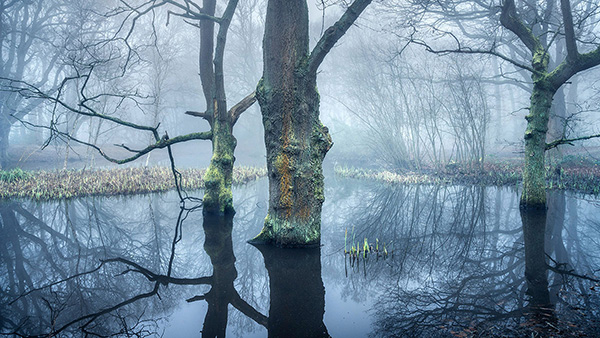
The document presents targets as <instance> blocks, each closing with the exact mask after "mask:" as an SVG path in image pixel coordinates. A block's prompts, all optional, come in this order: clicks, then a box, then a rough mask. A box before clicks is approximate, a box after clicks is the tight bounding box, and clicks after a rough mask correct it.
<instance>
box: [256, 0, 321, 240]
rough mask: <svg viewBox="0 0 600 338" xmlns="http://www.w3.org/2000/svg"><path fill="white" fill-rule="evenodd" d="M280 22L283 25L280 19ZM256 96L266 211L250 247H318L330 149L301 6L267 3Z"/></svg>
mask: <svg viewBox="0 0 600 338" xmlns="http://www.w3.org/2000/svg"><path fill="white" fill-rule="evenodd" d="M283 18H285V19H283ZM263 44H264V45H263V52H264V72H263V78H262V79H261V81H260V82H259V84H258V87H257V90H256V96H257V99H258V102H259V104H260V107H261V112H262V116H263V124H264V128H265V144H266V150H267V171H268V176H269V210H268V215H267V217H266V219H265V224H264V227H263V229H262V231H261V233H260V234H259V235H258V236H257V237H256V238H255V239H254V240H253V241H254V242H255V243H261V242H262V243H265V242H266V243H275V244H276V245H281V246H307V245H318V244H319V242H320V235H321V206H322V204H323V201H324V191H323V173H322V171H323V170H322V163H323V159H324V157H325V154H326V153H327V151H328V150H329V148H330V147H331V145H332V142H331V137H330V136H329V132H328V130H327V128H326V127H325V126H324V125H323V124H322V123H321V121H320V120H319V94H318V92H317V88H316V72H313V71H311V70H310V69H309V51H308V44H309V41H308V7H307V4H306V1H305V0H271V1H269V4H268V7H267V17H266V23H265V36H264V40H263Z"/></svg>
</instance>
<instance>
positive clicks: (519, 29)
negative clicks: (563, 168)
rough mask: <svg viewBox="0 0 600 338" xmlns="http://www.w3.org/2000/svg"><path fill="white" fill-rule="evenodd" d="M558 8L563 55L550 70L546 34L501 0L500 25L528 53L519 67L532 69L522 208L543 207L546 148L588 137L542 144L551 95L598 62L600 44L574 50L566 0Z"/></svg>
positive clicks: (509, 4) (548, 117)
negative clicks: (527, 63) (528, 60)
mask: <svg viewBox="0 0 600 338" xmlns="http://www.w3.org/2000/svg"><path fill="white" fill-rule="evenodd" d="M560 8H561V12H562V19H563V29H564V38H565V45H566V49H567V56H566V57H565V59H564V60H563V61H562V62H560V63H558V62H556V64H558V66H556V67H555V68H554V69H551V70H550V69H548V64H549V60H550V50H549V48H548V46H547V42H546V38H547V37H546V35H545V34H541V35H536V34H534V29H532V28H531V27H527V26H526V24H525V21H524V20H523V19H522V18H521V17H520V16H519V15H520V14H519V13H517V10H516V7H515V3H514V0H504V4H503V6H502V13H501V16H500V21H501V23H502V25H503V26H504V27H506V28H507V29H509V30H510V31H511V32H513V33H514V34H515V35H516V36H517V37H518V38H519V40H520V41H521V43H523V45H525V46H526V47H527V49H528V50H529V51H530V53H531V66H530V67H529V66H525V65H521V67H522V68H524V69H527V70H529V71H531V72H532V80H533V91H532V94H531V99H530V107H529V114H527V116H526V119H527V129H526V130H525V168H524V172H523V194H522V195H521V203H520V204H521V207H522V208H545V207H546V168H545V167H546V165H545V152H546V150H548V149H551V148H553V147H556V146H558V145H561V144H566V143H571V142H573V141H575V140H581V139H587V138H590V137H583V138H577V139H571V140H569V139H565V138H561V139H558V140H554V141H552V142H550V143H548V144H547V143H546V137H547V133H548V122H549V119H550V108H551V106H552V98H553V97H554V94H555V93H556V92H557V90H558V89H559V88H560V87H561V86H562V85H563V84H565V83H566V82H567V81H568V80H569V79H570V78H571V77H572V76H573V75H575V74H577V73H579V72H581V71H584V70H586V69H589V68H592V67H595V66H597V65H599V64H600V46H597V47H596V49H594V50H592V51H590V52H587V53H583V54H581V53H579V52H578V50H577V38H576V36H575V29H574V25H573V16H572V13H571V3H570V1H569V0H560ZM556 57H559V55H556ZM515 64H518V62H515Z"/></svg>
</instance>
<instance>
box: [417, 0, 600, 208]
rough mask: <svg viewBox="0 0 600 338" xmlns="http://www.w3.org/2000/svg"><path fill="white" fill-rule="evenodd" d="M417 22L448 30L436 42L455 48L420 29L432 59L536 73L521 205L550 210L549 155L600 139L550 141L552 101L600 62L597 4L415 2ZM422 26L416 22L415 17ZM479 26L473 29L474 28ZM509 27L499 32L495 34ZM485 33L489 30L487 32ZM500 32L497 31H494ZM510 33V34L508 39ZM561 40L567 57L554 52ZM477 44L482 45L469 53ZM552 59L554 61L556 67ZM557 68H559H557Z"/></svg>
mask: <svg viewBox="0 0 600 338" xmlns="http://www.w3.org/2000/svg"><path fill="white" fill-rule="evenodd" d="M413 4H415V5H416V7H413V9H414V8H418V9H417V11H416V12H415V13H420V15H418V16H416V17H418V18H422V17H423V16H422V15H424V13H429V14H432V15H433V16H434V20H433V21H436V20H439V21H436V22H437V23H440V22H443V23H444V24H445V25H446V26H442V27H443V28H439V26H440V25H438V27H435V24H434V25H432V21H426V24H427V25H430V27H433V30H434V32H436V33H437V34H438V37H444V36H445V37H448V38H449V39H450V40H451V41H452V43H453V44H454V46H452V47H450V48H448V47H447V45H446V46H441V47H440V46H433V45H431V44H430V43H429V42H427V41H425V40H426V39H425V40H424V39H421V38H419V37H417V36H418V33H417V31H418V29H417V28H416V27H417V25H416V23H415V25H414V27H415V28H414V29H413V35H412V42H415V43H418V44H421V45H424V46H426V48H427V49H428V50H429V51H431V52H434V53H438V54H447V53H466V54H491V55H495V56H497V57H499V58H501V59H502V60H504V61H506V62H507V63H510V64H512V65H513V66H515V67H517V68H518V69H520V70H522V71H526V72H529V74H531V82H532V89H531V97H530V106H529V108H528V109H529V113H528V114H527V116H526V120H527V129H526V131H525V136H524V139H525V170H524V173H523V185H524V190H523V194H522V196H521V205H522V206H524V207H545V205H546V191H545V172H546V168H545V152H546V150H548V149H552V148H554V147H557V146H559V145H562V144H569V143H572V142H574V141H578V140H583V139H589V138H592V137H598V136H599V135H589V136H583V137H575V138H571V139H566V138H559V139H556V140H553V141H551V142H549V143H546V138H547V133H548V123H549V119H550V109H551V106H552V101H553V98H554V95H555V94H556V93H557V91H558V90H559V89H560V88H561V87H562V86H563V85H564V84H565V83H567V82H568V81H569V79H570V78H572V77H573V75H575V74H577V73H581V72H584V71H585V70H587V69H590V68H593V67H596V66H597V65H599V64H600V41H598V38H597V37H596V31H597V27H596V26H597V23H598V20H597V16H598V15H597V13H598V10H599V8H598V4H597V3H595V2H594V1H578V2H575V3H573V4H572V2H571V1H570V0H560V1H557V0H553V1H547V2H544V3H543V4H537V3H522V4H520V7H517V5H516V4H515V2H514V0H503V1H502V2H501V3H498V2H497V1H472V2H471V1H459V2H449V1H448V2H447V1H440V2H436V3H433V2H427V1H425V2H422V1H415V2H413ZM417 20H418V19H417ZM473 24H475V25H473ZM499 25H501V26H500V27H502V28H504V30H499V29H497V28H500V27H499ZM482 28H483V29H482ZM494 28H496V29H494ZM505 33H508V34H505ZM559 40H563V41H564V45H565V46H566V48H565V49H566V55H565V56H563V55H561V54H560V53H554V52H553V50H552V46H553V45H555V44H556V43H557V41H559ZM469 41H470V42H472V41H477V42H479V43H481V44H482V45H483V47H471V46H469ZM551 59H553V60H554V62H552V63H551V62H550V61H551ZM552 65H554V67H551V66H552Z"/></svg>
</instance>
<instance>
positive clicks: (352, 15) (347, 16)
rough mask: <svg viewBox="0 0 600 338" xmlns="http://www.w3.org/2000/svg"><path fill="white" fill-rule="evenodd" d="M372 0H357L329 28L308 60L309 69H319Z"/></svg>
mask: <svg viewBox="0 0 600 338" xmlns="http://www.w3.org/2000/svg"><path fill="white" fill-rule="evenodd" d="M370 3H371V0H355V1H354V2H353V3H352V5H350V7H348V9H346V12H344V14H343V15H342V17H341V18H340V19H339V20H338V21H337V22H336V23H335V24H333V26H331V27H329V28H327V30H326V31H325V33H324V34H323V36H322V37H321V39H319V42H317V44H316V45H315V48H314V49H313V50H312V52H311V54H310V58H309V60H308V71H309V72H310V73H311V74H312V73H316V72H317V69H318V68H319V66H320V65H321V62H323V59H325V56H326V55H327V53H329V51H330V50H331V48H333V46H334V45H335V44H336V42H338V40H339V39H340V38H341V37H342V36H343V35H344V34H345V33H346V31H348V29H349V28H350V26H352V25H353V24H354V22H355V21H356V19H357V18H358V16H359V15H360V14H361V13H362V12H363V11H364V10H365V8H367V6H368V5H369V4H370Z"/></svg>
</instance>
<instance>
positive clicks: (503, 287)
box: [0, 178, 600, 337]
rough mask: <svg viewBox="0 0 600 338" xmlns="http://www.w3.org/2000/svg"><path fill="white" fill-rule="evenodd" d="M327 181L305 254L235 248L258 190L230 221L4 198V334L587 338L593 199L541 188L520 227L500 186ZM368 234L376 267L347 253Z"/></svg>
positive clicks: (135, 204)
mask: <svg viewBox="0 0 600 338" xmlns="http://www.w3.org/2000/svg"><path fill="white" fill-rule="evenodd" d="M326 186H327V190H326V202H325V205H324V207H323V221H322V224H323V226H322V246H321V247H320V248H313V249H308V250H306V249H277V248H272V247H262V246H259V247H255V246H252V245H250V244H247V243H246V241H247V240H248V239H250V238H252V237H253V236H254V235H256V234H257V233H258V232H259V231H260V229H261V227H262V222H263V220H264V217H265V215H266V209H267V205H266V203H267V193H268V189H267V182H266V180H264V179H262V180H259V181H257V182H253V183H250V184H248V185H246V186H244V187H238V188H235V189H234V197H235V202H236V210H237V213H236V215H235V217H234V218H233V219H231V218H218V217H217V218H216V217H206V218H203V216H202V212H201V209H191V210H186V211H183V212H181V211H180V208H179V201H178V198H177V196H176V194H175V193H167V194H159V195H158V194H157V195H144V196H133V197H118V198H114V197H111V198H106V197H103V198H100V197H96V198H84V199H77V200H71V201H61V202H48V203H34V202H16V201H5V202H2V203H1V204H0V217H1V221H2V228H1V229H0V231H1V237H0V257H1V261H0V282H1V288H0V332H2V335H4V336H12V335H13V334H14V335H19V336H44V337H47V336H53V337H70V336H73V337H80V336H119V337H121V336H122V337H155V336H163V337H200V336H206V337H221V336H229V337H266V336H272V337H293V336H298V337H318V336H327V335H330V336H333V337H367V336H373V337H389V336H396V337H397V336H401V337H403V336H405V337H419V336H421V337H469V336H504V337H512V336H515V337H518V336H522V335H523V334H527V335H528V336H531V335H532V334H533V335H534V336H539V335H541V336H552V335H555V336H578V335H580V334H587V335H588V336H595V335H597V334H598V331H597V330H598V329H596V327H597V326H600V322H599V321H598V319H599V317H600V313H599V309H600V297H599V295H598V292H599V291H598V290H597V289H596V288H598V289H600V286H597V283H596V281H595V280H594V279H595V278H596V277H595V276H596V275H598V274H599V273H598V271H599V269H600V256H599V253H600V201H599V200H596V199H594V198H592V197H589V196H580V195H575V194H571V193H565V192H552V193H551V194H550V196H549V211H548V213H539V212H538V213H536V212H528V213H524V214H523V215H521V213H520V212H519V207H518V195H517V191H515V190H514V189H511V188H494V187H474V186H416V185H413V186H390V185H383V184H379V183H374V182H364V181H357V180H351V179H341V178H331V179H329V180H328V181H327V182H326ZM195 195H199V196H201V192H196V193H195ZM188 206H190V207H191V206H192V205H191V204H190V203H188ZM346 231H347V235H346ZM365 238H367V241H368V243H372V244H373V245H374V246H375V247H376V246H377V245H379V246H381V247H380V251H382V248H383V245H384V244H385V246H386V250H387V251H388V255H387V257H383V256H381V257H376V255H373V254H371V255H368V256H367V257H366V258H364V256H363V254H362V253H361V254H360V255H359V256H360V257H359V258H358V259H357V260H356V259H351V258H350V257H349V256H348V255H345V254H344V250H345V248H346V249H347V250H350V249H351V246H352V243H357V242H360V246H362V245H363V243H364V239H365ZM377 243H379V244H377Z"/></svg>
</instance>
